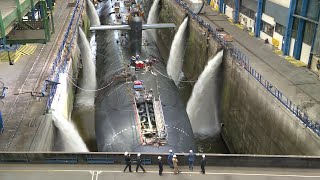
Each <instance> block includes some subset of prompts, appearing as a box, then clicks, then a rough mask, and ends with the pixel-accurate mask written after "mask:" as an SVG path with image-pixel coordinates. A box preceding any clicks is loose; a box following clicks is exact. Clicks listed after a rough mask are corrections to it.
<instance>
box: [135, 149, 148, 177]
mask: <svg viewBox="0 0 320 180" xmlns="http://www.w3.org/2000/svg"><path fill="white" fill-rule="evenodd" d="M140 156H141V154H140V153H138V154H137V167H136V172H138V169H139V167H140V168H141V169H142V171H143V172H144V173H145V172H146V170H144V168H143V166H142V164H141V158H140Z"/></svg>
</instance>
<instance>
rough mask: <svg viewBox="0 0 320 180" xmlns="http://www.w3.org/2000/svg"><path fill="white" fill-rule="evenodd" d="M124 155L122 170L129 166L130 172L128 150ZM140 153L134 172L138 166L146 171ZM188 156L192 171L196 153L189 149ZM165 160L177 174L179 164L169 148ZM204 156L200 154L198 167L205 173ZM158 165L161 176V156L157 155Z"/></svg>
mask: <svg viewBox="0 0 320 180" xmlns="http://www.w3.org/2000/svg"><path fill="white" fill-rule="evenodd" d="M124 155H125V162H126V167H125V168H124V170H123V172H125V171H126V169H127V168H128V167H129V172H132V170H131V158H130V154H129V153H128V152H125V153H124ZM140 156H141V154H140V153H138V154H137V159H136V161H137V166H136V172H138V169H139V167H140V168H141V169H142V171H143V172H146V171H145V169H144V168H143V166H142V163H141V158H140ZM187 156H188V164H189V170H190V171H193V164H194V161H195V159H196V154H195V153H193V151H192V150H190V151H189V154H188V155H187ZM167 162H168V165H169V167H170V168H172V169H173V172H174V174H178V173H180V172H181V171H180V170H179V166H178V162H179V161H178V158H177V155H175V154H174V153H173V152H172V150H169V155H168V158H167ZM206 162H207V161H206V156H205V155H202V159H201V163H200V167H201V173H202V174H205V166H206ZM158 166H159V175H160V176H162V172H163V163H162V157H161V156H158Z"/></svg>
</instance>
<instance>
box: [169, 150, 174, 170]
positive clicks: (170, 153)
mask: <svg viewBox="0 0 320 180" xmlns="http://www.w3.org/2000/svg"><path fill="white" fill-rule="evenodd" d="M173 155H174V154H173V152H172V150H171V149H170V150H169V155H168V159H167V161H168V165H169V166H170V168H172V169H173V163H172V158H173Z"/></svg>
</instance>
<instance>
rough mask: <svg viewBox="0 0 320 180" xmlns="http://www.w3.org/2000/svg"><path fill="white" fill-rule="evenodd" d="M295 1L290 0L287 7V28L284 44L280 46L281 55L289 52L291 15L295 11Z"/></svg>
mask: <svg viewBox="0 0 320 180" xmlns="http://www.w3.org/2000/svg"><path fill="white" fill-rule="evenodd" d="M296 5H297V0H291V2H290V7H289V15H288V20H287V27H286V32H285V35H284V40H283V41H284V42H283V45H282V51H283V55H286V56H287V55H289V52H290V43H291V36H292V26H293V14H294V10H295V9H296Z"/></svg>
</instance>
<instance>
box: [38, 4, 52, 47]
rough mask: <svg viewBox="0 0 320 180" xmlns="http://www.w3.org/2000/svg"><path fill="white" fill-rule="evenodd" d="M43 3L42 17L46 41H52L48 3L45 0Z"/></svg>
mask: <svg viewBox="0 0 320 180" xmlns="http://www.w3.org/2000/svg"><path fill="white" fill-rule="evenodd" d="M40 3H41V17H42V20H43V23H44V34H45V39H46V41H47V42H48V41H50V29H49V21H48V12H47V3H46V1H44V0H41V1H40Z"/></svg>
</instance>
